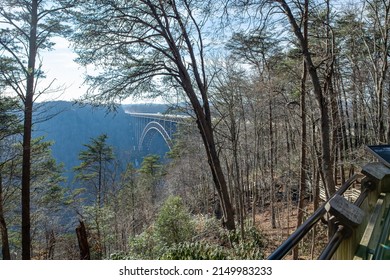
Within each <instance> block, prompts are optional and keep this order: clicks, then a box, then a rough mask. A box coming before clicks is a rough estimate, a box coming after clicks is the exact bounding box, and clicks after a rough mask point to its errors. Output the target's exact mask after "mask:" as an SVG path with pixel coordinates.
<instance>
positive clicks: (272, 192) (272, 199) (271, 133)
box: [269, 96, 276, 228]
mask: <svg viewBox="0 0 390 280" xmlns="http://www.w3.org/2000/svg"><path fill="white" fill-rule="evenodd" d="M269 98H270V99H269V138H270V140H269V144H270V154H269V164H270V203H271V204H270V206H271V225H272V228H276V215H275V205H274V204H275V178H274V176H275V175H274V145H275V143H274V129H273V125H272V122H273V114H272V110H273V108H272V99H271V96H270V97H269Z"/></svg>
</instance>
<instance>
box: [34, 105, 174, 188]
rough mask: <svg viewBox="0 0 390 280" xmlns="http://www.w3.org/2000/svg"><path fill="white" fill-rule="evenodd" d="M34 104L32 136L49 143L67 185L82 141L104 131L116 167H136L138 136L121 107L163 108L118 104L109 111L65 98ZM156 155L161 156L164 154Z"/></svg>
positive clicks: (139, 156) (153, 110)
mask: <svg viewBox="0 0 390 280" xmlns="http://www.w3.org/2000/svg"><path fill="white" fill-rule="evenodd" d="M36 107H37V108H38V109H37V111H36V113H35V114H36V123H35V124H34V130H33V136H34V137H40V136H43V137H44V139H45V141H52V142H53V145H52V147H51V151H52V155H53V157H54V158H55V159H56V160H57V162H58V163H63V164H64V168H65V173H66V177H67V178H68V184H71V183H72V180H73V168H74V167H75V166H77V165H79V164H80V161H79V159H78V154H79V152H80V151H81V150H82V149H83V146H84V144H86V143H88V142H89V141H90V140H91V139H92V138H96V137H97V136H99V135H101V134H107V137H108V138H107V143H108V144H110V145H111V146H113V149H114V154H115V156H116V160H117V162H118V164H119V165H120V167H119V168H121V169H125V168H126V165H127V164H128V163H132V164H133V165H136V166H138V165H139V164H140V163H141V162H142V156H144V155H142V154H141V153H140V152H139V151H138V141H139V139H136V135H135V131H136V129H137V123H136V120H135V119H133V118H131V117H130V116H129V115H128V114H126V113H125V111H124V109H126V110H127V111H129V112H144V113H145V112H149V113H158V112H161V110H164V109H166V106H163V105H157V104H149V105H148V104H137V105H126V106H124V107H121V106H119V107H118V108H117V109H116V110H115V111H109V110H108V109H107V108H105V107H92V106H91V105H88V104H86V105H79V104H74V103H72V102H66V101H53V102H46V103H41V104H37V105H36ZM162 112H164V111H162ZM155 141H156V143H154V145H157V146H164V145H165V144H164V142H163V141H162V140H160V141H159V139H156V140H155ZM162 150H163V151H167V150H168V149H167V148H165V149H162ZM159 156H160V157H161V158H163V157H164V153H160V154H159Z"/></svg>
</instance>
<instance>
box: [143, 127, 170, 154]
mask: <svg viewBox="0 0 390 280" xmlns="http://www.w3.org/2000/svg"><path fill="white" fill-rule="evenodd" d="M152 130H155V131H157V132H158V133H159V134H160V135H161V136H162V137H163V139H164V141H165V143H166V144H167V146H168V148H169V150H171V149H172V139H171V137H170V136H169V134H168V132H167V131H166V129H165V128H164V127H163V126H162V125H161V124H160V123H159V122H157V121H151V122H149V123H148V124H147V125H146V126H145V128H144V130H143V131H142V134H141V137H140V140H139V144H138V150H139V151H140V150H142V145H143V143H144V140H145V137H146V135H147V134H148V133H150V132H151V131H152Z"/></svg>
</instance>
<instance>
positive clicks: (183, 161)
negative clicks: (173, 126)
mask: <svg viewBox="0 0 390 280" xmlns="http://www.w3.org/2000/svg"><path fill="white" fill-rule="evenodd" d="M0 3H1V4H2V5H3V6H2V8H1V9H0V21H1V23H2V25H1V27H0V30H1V33H0V35H1V37H0V38H1V40H0V51H1V52H0V58H1V60H0V67H1V76H0V90H1V98H2V99H1V103H0V104H1V107H0V108H1V112H0V113H1V115H0V116H1V121H2V123H1V126H0V129H1V130H0V132H1V135H0V136H1V137H0V141H1V150H0V153H1V154H0V159H1V162H0V171H1V173H0V175H1V176H0V226H1V227H0V229H1V235H2V245H1V246H2V256H3V258H5V259H9V258H14V259H18V258H23V259H31V258H35V259H76V258H77V259H79V258H81V259H109V258H111V259H260V258H264V257H266V256H267V254H268V253H269V252H270V251H272V250H274V249H275V248H276V246H277V245H279V244H280V243H281V242H282V241H283V239H284V238H285V237H286V236H288V235H289V234H291V232H292V231H293V230H294V229H295V228H296V227H298V226H299V225H300V224H301V223H302V221H303V220H304V219H305V217H307V216H308V215H309V214H310V213H312V212H313V211H315V210H316V209H317V208H318V207H319V205H320V203H321V199H326V198H329V197H331V196H332V195H333V194H334V193H335V191H336V189H337V188H338V186H340V185H341V184H342V183H343V182H345V181H346V180H347V178H348V177H349V176H351V175H352V174H354V173H356V172H358V171H359V170H360V167H361V166H362V164H363V163H365V162H367V161H370V160H372V159H371V158H369V157H368V156H367V155H366V154H365V153H364V149H363V148H364V146H365V145H368V144H385V143H390V118H389V116H390V106H389V104H390V95H389V92H390V79H389V65H388V59H389V50H390V41H389V40H390V36H389V35H390V3H389V1H387V0H386V1H385V0H383V1H373V0H359V1H354V2H353V3H352V2H347V1H332V0H325V1H308V0H303V1H293V0H291V1H285V0H278V1H276V0H275V1H223V0H221V1H219V0H216V1H209V0H199V1H185V0H176V1H157V0H156V1H154V0H138V1H115V0H113V1H72V0H61V1H37V0H32V1H18V0H17V1H10V2H8V1H0ZM10 3H12V4H10ZM22 31H23V32H22ZM52 36H64V37H66V38H67V39H68V40H69V42H71V46H72V49H73V51H74V52H75V53H76V54H77V59H76V61H77V63H79V64H80V65H81V66H82V67H85V68H88V69H95V70H94V71H91V72H88V74H89V75H87V76H86V77H85V80H86V84H87V85H88V90H87V92H86V93H85V95H83V96H81V97H80V98H79V101H80V102H81V103H83V104H92V105H93V106H92V105H87V106H85V107H82V108H75V107H72V106H71V105H70V104H69V103H66V102H53V103H48V104H47V105H50V106H48V107H46V106H44V107H40V106H39V104H38V103H37V102H36V99H37V98H38V97H39V96H41V95H43V94H44V93H45V92H50V90H51V88H50V87H48V88H46V87H44V88H40V87H39V81H41V80H43V79H44V78H45V75H44V72H43V70H42V68H41V64H43V63H45V62H44V61H40V58H41V57H40V56H39V54H40V53H41V52H42V51H44V50H46V51H49V50H51V47H52V46H53V44H52V42H53V41H52ZM3 38H4V39H3ZM27 46H28V47H27ZM40 63H41V64H40ZM58 78H60V77H58ZM134 96H135V97H138V98H139V97H141V98H142V97H147V98H153V97H156V98H157V97H158V98H163V99H164V100H166V102H167V103H168V104H169V107H170V108H174V109H175V112H185V113H186V114H187V115H188V116H189V117H188V118H186V120H185V121H183V123H181V124H180V125H179V127H178V130H177V134H176V135H175V140H174V143H173V148H172V150H171V151H170V152H169V153H168V156H169V159H170V160H169V161H166V162H162V161H161V156H160V157H159V156H156V155H149V156H146V157H144V158H142V159H141V158H140V159H138V160H139V161H140V162H139V163H138V164H136V163H134V161H133V154H132V153H133V152H134V145H135V142H136V141H135V139H134V135H133V134H132V133H133V132H132V130H131V129H132V126H131V124H129V123H128V118H127V116H126V114H125V112H124V111H123V110H122V109H120V110H119V111H118V112H117V113H116V115H111V114H108V115H106V112H105V111H104V110H103V109H93V108H94V107H95V106H96V105H99V106H101V105H105V106H108V107H112V106H113V105H115V104H119V103H120V102H122V101H123V100H126V99H127V98H128V97H134ZM45 107H46V108H45ZM163 107H164V106H163ZM163 107H162V108H163ZM42 108H44V109H43V111H40V110H42ZM133 109H134V110H135V111H136V112H138V111H139V108H137V106H134V107H133ZM126 110H128V108H126ZM159 110H160V109H159ZM59 111H63V112H61V113H60V114H58V115H56V116H53V117H52V118H51V117H50V115H53V114H52V113H53V112H59ZM20 112H22V113H20ZM41 112H44V113H43V114H42V113H41ZM46 112H48V114H47V115H45V114H46ZM54 115H55V114H54ZM34 129H35V130H34ZM31 131H33V137H31ZM39 135H43V136H45V138H43V139H41V138H36V137H37V136H39ZM46 140H55V142H54V143H53V144H52V146H51V144H50V143H47V142H45V141H46ZM156 146H157V144H156ZM51 152H52V153H51ZM53 157H54V158H53ZM59 158H63V159H61V160H59V161H63V162H64V163H65V168H66V169H65V171H64V170H63V169H62V167H61V165H60V162H59V161H56V160H55V159H59ZM77 158H79V159H77ZM118 162H122V163H123V164H121V168H118V166H119V165H118V164H117V163H118ZM125 163H131V164H128V165H126V164H125ZM71 169H73V170H74V172H75V173H74V174H75V175H74V179H75V181H73V180H71V181H67V182H66V183H65V179H66V178H64V177H63V175H64V174H66V172H69V171H70V170H71ZM64 172H65V173H64ZM64 184H65V186H69V188H65V187H62V186H64ZM320 194H322V197H320ZM64 217H66V219H64ZM76 228H77V235H76V234H75V229H76ZM329 228H331V224H323V225H319V226H318V227H316V228H315V230H314V231H313V232H312V235H311V238H310V240H309V239H308V240H306V242H304V243H301V244H299V246H298V247H299V248H297V249H296V250H294V252H293V254H292V256H291V257H292V258H294V259H297V258H311V257H312V256H314V255H315V254H314V253H315V252H317V251H318V250H320V247H321V242H320V241H321V240H324V239H325V236H326V232H327V231H328V229H329Z"/></svg>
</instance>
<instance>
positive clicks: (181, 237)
mask: <svg viewBox="0 0 390 280" xmlns="http://www.w3.org/2000/svg"><path fill="white" fill-rule="evenodd" d="M194 232H195V228H194V224H193V222H192V219H191V216H190V214H189V213H188V211H187V209H185V207H184V205H183V202H182V199H181V198H180V197H178V196H170V197H169V198H168V199H167V200H166V201H165V203H164V205H163V206H162V208H161V210H160V213H159V215H158V217H157V220H156V223H155V234H156V238H157V240H158V241H159V242H161V243H162V244H163V245H164V246H168V247H169V246H172V245H173V244H178V243H183V242H188V241H191V239H192V237H193V236H194Z"/></svg>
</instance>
